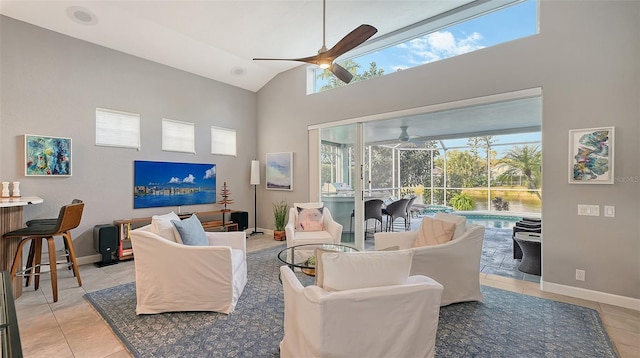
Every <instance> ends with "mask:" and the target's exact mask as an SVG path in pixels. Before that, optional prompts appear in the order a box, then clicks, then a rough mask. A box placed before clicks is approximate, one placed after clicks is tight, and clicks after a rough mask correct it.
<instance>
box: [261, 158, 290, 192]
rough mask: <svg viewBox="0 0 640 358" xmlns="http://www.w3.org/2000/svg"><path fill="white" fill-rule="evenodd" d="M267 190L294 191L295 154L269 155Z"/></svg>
mask: <svg viewBox="0 0 640 358" xmlns="http://www.w3.org/2000/svg"><path fill="white" fill-rule="evenodd" d="M266 182H267V189H271V190H293V152H285V153H267V180H266Z"/></svg>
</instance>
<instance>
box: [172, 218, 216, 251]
mask: <svg viewBox="0 0 640 358" xmlns="http://www.w3.org/2000/svg"><path fill="white" fill-rule="evenodd" d="M171 222H172V223H173V225H174V226H175V227H176V229H177V230H178V233H179V234H180V238H181V239H182V243H184V244H185V245H192V246H209V239H207V234H206V233H205V232H204V229H203V228H202V224H201V223H200V220H198V217H197V216H195V215H191V217H189V218H187V219H184V220H171Z"/></svg>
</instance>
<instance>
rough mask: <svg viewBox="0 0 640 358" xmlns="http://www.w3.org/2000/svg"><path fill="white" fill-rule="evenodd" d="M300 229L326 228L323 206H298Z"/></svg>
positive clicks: (318, 229)
mask: <svg viewBox="0 0 640 358" xmlns="http://www.w3.org/2000/svg"><path fill="white" fill-rule="evenodd" d="M297 209H298V231H322V230H324V225H323V217H322V211H323V210H324V207H322V208H300V207H298V208H297Z"/></svg>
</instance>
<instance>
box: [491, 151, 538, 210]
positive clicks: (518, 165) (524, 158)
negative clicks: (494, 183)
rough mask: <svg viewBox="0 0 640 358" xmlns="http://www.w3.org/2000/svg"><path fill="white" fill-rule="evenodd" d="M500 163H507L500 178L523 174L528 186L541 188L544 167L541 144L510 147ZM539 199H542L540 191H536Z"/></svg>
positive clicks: (501, 179) (502, 179)
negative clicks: (541, 170)
mask: <svg viewBox="0 0 640 358" xmlns="http://www.w3.org/2000/svg"><path fill="white" fill-rule="evenodd" d="M499 162H500V163H504V164H506V165H507V170H505V171H504V172H503V173H502V174H500V176H499V177H498V180H500V181H505V180H509V179H510V177H512V176H514V175H523V176H524V180H525V183H526V185H527V188H529V189H540V179H541V172H540V169H541V168H542V152H541V151H540V146H537V145H526V144H525V145H523V146H515V147H513V148H511V149H509V150H508V151H507V152H506V153H505V155H504V157H502V158H501V159H500V160H499ZM534 193H535V194H536V196H537V197H538V199H542V196H541V195H540V192H539V191H537V190H536V191H534Z"/></svg>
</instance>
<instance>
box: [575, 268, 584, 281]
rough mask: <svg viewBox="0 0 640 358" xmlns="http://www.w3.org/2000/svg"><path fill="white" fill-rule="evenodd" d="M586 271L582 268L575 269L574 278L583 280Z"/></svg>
mask: <svg viewBox="0 0 640 358" xmlns="http://www.w3.org/2000/svg"><path fill="white" fill-rule="evenodd" d="M585 275H586V272H585V271H584V270H578V269H576V280H578V281H584V279H585Z"/></svg>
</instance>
